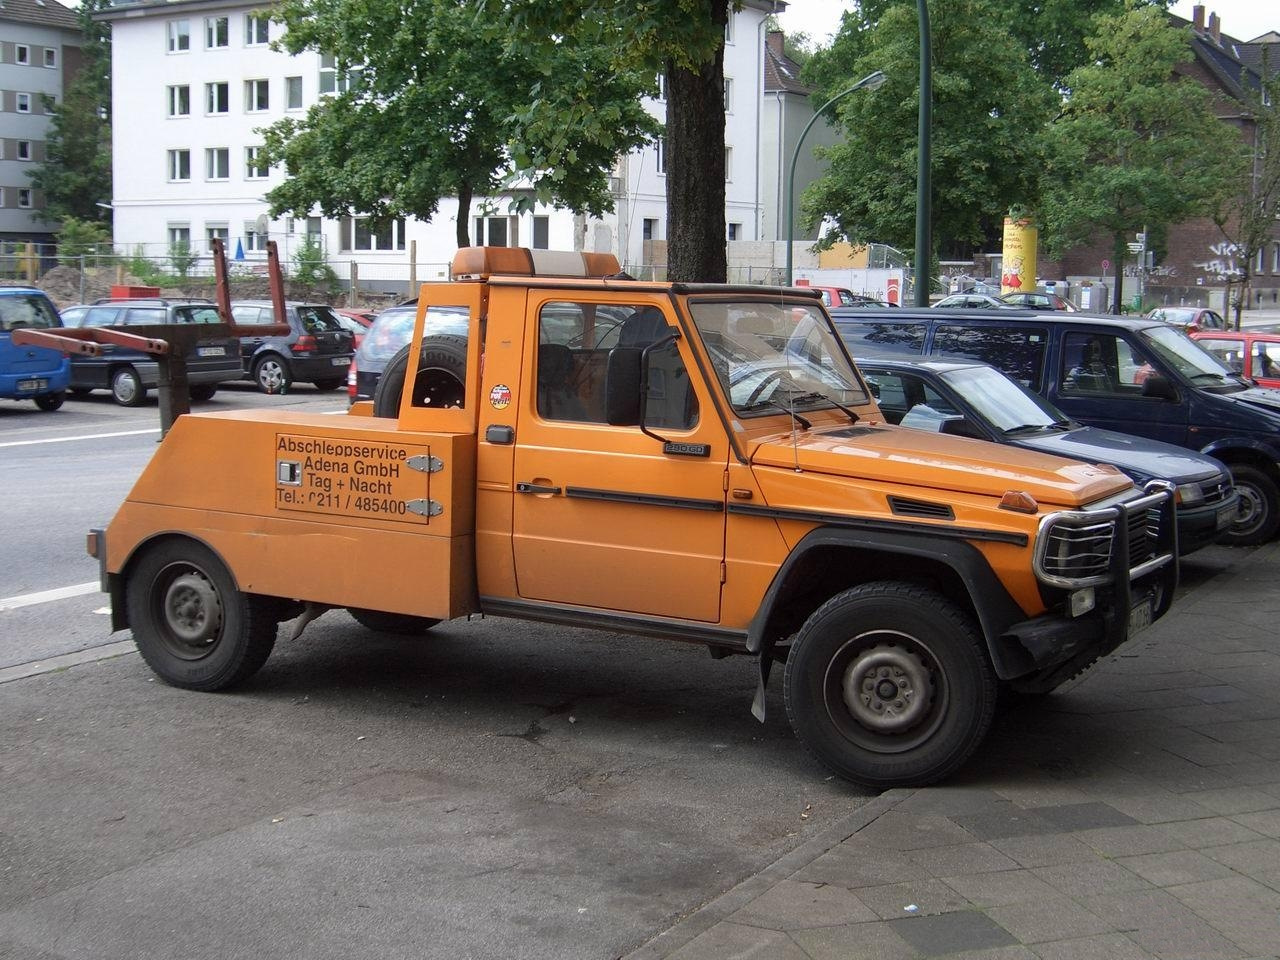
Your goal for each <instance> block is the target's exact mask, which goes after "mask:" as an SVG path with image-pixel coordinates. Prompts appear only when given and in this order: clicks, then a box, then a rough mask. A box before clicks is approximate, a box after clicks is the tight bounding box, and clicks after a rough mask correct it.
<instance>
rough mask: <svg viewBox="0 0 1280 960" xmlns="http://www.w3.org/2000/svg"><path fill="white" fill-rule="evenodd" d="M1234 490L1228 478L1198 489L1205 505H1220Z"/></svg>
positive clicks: (1206, 484) (1203, 485)
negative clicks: (1202, 495)
mask: <svg viewBox="0 0 1280 960" xmlns="http://www.w3.org/2000/svg"><path fill="white" fill-rule="evenodd" d="M1234 490H1235V488H1234V487H1233V486H1232V485H1231V478H1230V477H1223V478H1222V479H1221V480H1218V481H1216V482H1213V483H1205V484H1202V485H1201V487H1200V492H1201V493H1203V494H1204V502H1205V503H1222V502H1223V501H1225V500H1227V499H1229V498H1230V497H1231V494H1232V492H1233V491H1234Z"/></svg>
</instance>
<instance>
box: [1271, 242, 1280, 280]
mask: <svg viewBox="0 0 1280 960" xmlns="http://www.w3.org/2000/svg"><path fill="white" fill-rule="evenodd" d="M1271 272H1272V273H1280V243H1277V244H1276V245H1275V246H1273V247H1272V248H1271Z"/></svg>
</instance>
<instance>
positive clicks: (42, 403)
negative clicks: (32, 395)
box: [36, 390, 67, 413]
mask: <svg viewBox="0 0 1280 960" xmlns="http://www.w3.org/2000/svg"><path fill="white" fill-rule="evenodd" d="M66 399H67V395H66V393H65V392H64V391H62V390H59V391H58V392H57V393H42V394H40V396H38V397H36V406H37V407H39V408H40V409H41V410H43V411H44V412H45V413H53V411H55V410H57V409H58V408H59V407H60V406H62V401H63V400H66Z"/></svg>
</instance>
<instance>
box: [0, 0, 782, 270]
mask: <svg viewBox="0 0 1280 960" xmlns="http://www.w3.org/2000/svg"><path fill="white" fill-rule="evenodd" d="M5 2H6V3H10V2H14V0H5ZM27 2H31V0H27ZM269 6H270V3H269V2H261V0H259V2H246V0H169V2H140V3H118V4H117V5H116V6H115V7H113V8H112V9H110V10H108V11H105V12H103V13H101V14H100V15H99V17H100V19H102V20H104V21H106V22H108V23H110V24H111V28H112V60H113V63H112V102H113V107H114V109H113V121H114V124H113V145H112V147H113V149H112V156H113V159H112V164H113V173H114V187H113V190H114V196H113V198H112V205H113V207H114V237H115V245H116V247H117V249H121V250H126V251H131V250H134V249H136V248H138V247H141V248H143V249H144V250H145V251H146V252H147V253H148V254H149V255H151V256H159V255H162V254H163V253H165V252H167V250H168V249H169V248H170V247H172V246H173V245H175V244H181V243H185V244H188V245H189V248H190V249H191V250H192V251H194V252H197V253H204V252H207V250H208V249H209V241H210V240H211V239H212V238H213V237H219V238H221V239H222V240H223V241H224V242H225V243H226V247H227V249H228V251H230V252H231V253H233V254H239V253H243V255H244V257H245V258H246V259H248V260H254V259H258V258H260V257H262V256H264V254H263V253H262V251H263V250H265V243H266V240H267V239H272V240H275V241H277V244H278V246H279V248H280V252H281V256H282V258H285V259H286V261H287V259H288V258H289V257H291V256H292V253H293V251H295V250H296V248H297V245H298V244H299V243H300V242H301V241H302V238H303V236H304V235H305V234H307V233H310V234H313V235H318V236H319V237H320V238H321V241H322V243H323V245H324V248H325V250H326V252H327V254H328V256H329V259H330V262H331V264H332V265H333V266H334V268H335V269H336V270H337V271H338V273H339V275H340V276H345V275H346V272H347V268H348V264H349V263H350V262H356V263H358V264H359V275H360V279H361V283H362V285H372V286H375V287H376V286H379V285H380V284H383V282H384V281H385V288H386V289H397V285H399V284H402V283H403V282H404V281H407V279H408V260H409V251H411V250H413V251H415V254H414V255H415V258H416V267H415V275H416V276H417V278H418V279H419V280H425V279H432V278H434V277H435V276H437V275H438V274H440V273H441V272H442V271H444V270H445V269H447V264H448V262H449V260H450V259H451V258H452V255H453V252H454V249H455V246H456V240H455V237H456V229H455V226H454V224H455V218H456V217H457V216H458V214H459V211H458V209H457V202H456V201H455V200H444V201H442V202H441V204H440V209H439V211H438V213H437V214H436V216H435V217H433V218H432V219H431V220H430V221H429V222H420V221H416V220H413V219H410V220H408V221H403V222H398V223H396V224H393V225H392V226H391V227H390V228H389V229H384V230H383V231H381V232H380V233H375V232H373V231H370V230H369V229H368V228H367V227H366V226H365V225H364V222H363V220H362V219H361V218H359V217H355V218H344V219H342V220H338V221H332V220H327V219H322V218H321V217H319V216H313V217H309V218H307V219H306V220H296V219H293V218H277V219H274V220H268V221H265V222H264V221H263V220H262V219H261V218H263V217H264V215H265V214H266V212H267V203H266V201H265V199H264V197H265V195H266V193H267V192H268V191H269V190H270V189H271V188H272V187H274V186H276V185H277V184H279V183H281V182H282V181H283V179H284V173H283V171H281V170H278V169H267V168H265V167H264V166H263V165H261V164H260V163H258V162H257V159H256V154H257V151H258V150H259V149H260V147H261V143H262V137H261V134H260V133H259V132H258V131H259V130H260V129H261V128H263V127H266V126H269V125H270V124H272V123H274V122H276V121H278V120H280V119H281V118H283V117H286V116H301V115H302V114H304V113H305V112H306V110H307V108H308V107H309V106H311V105H312V104H313V103H315V102H316V101H317V99H318V98H320V97H323V96H325V95H327V94H330V93H333V92H334V91H335V90H337V89H338V86H339V84H341V83H342V78H341V77H340V76H338V74H337V71H336V70H335V68H334V64H333V61H332V58H329V57H325V56H322V55H320V54H318V53H314V52H304V53H302V54H299V55H297V56H291V55H289V54H288V53H284V52H279V51H276V50H273V49H271V47H270V45H269V44H270V42H271V41H272V40H274V39H277V38H278V37H279V35H280V31H281V30H282V29H283V28H282V27H281V26H280V25H279V24H274V23H270V22H269V21H268V20H267V19H266V18H265V17H264V16H262V12H263V10H264V8H267V7H269ZM784 6H785V4H784V3H782V2H778V3H772V2H769V0H748V2H747V3H746V4H745V5H744V8H743V10H742V11H740V12H739V13H737V14H735V15H734V16H733V17H732V21H731V23H730V24H729V27H728V29H727V30H726V46H725V103H726V106H727V116H726V127H725V151H726V167H727V177H726V179H727V183H726V204H725V217H726V228H727V234H728V238H729V239H730V240H756V239H761V238H762V226H761V223H762V197H764V196H769V195H772V193H773V192H774V189H775V188H774V187H773V186H765V185H763V184H762V183H761V171H760V166H759V160H758V156H759V150H758V149H757V145H758V144H759V142H760V125H761V114H760V105H761V90H762V77H763V64H764V54H763V50H764V41H763V30H764V22H765V19H764V18H765V17H766V15H767V14H768V13H769V12H771V11H772V10H774V9H775V7H776V8H777V9H779V10H781V9H782V8H783V7H784ZM648 107H649V109H651V110H652V111H653V112H654V113H655V115H657V116H659V117H661V116H662V115H663V111H664V109H665V107H664V104H663V103H662V102H661V100H655V101H651V102H649V103H648ZM616 173H617V176H616V177H615V178H614V183H615V191H616V193H615V195H616V197H617V207H616V209H615V211H614V213H612V214H611V215H609V216H607V217H605V218H603V219H601V220H596V219H593V218H587V217H575V216H574V215H573V214H572V213H571V212H569V211H567V210H563V209H555V208H551V207H546V208H538V209H535V210H534V211H533V212H532V213H524V214H519V215H517V214H510V213H507V212H506V211H507V210H508V209H509V207H510V204H509V201H510V199H511V198H509V197H502V196H498V197H477V198H475V199H474V200H473V202H472V205H471V208H470V209H469V210H467V211H465V214H464V215H465V216H467V217H468V218H470V220H471V230H470V232H471V238H472V242H473V243H477V244H485V243H487V244H492V245H510V246H530V247H549V248H554V249H574V248H580V249H585V250H593V251H600V252H606V251H607V252H612V253H615V254H616V255H617V256H618V258H619V260H620V261H621V262H622V263H624V264H627V265H628V266H630V267H632V268H642V267H643V266H644V265H645V263H646V254H648V255H650V256H652V255H653V245H652V244H650V245H649V247H646V241H662V240H664V239H665V236H664V231H665V226H666V196H665V193H666V188H665V173H664V158H663V154H662V144H661V143H658V144H653V145H650V146H648V147H645V148H643V149H641V150H637V151H635V152H634V153H632V154H630V155H628V156H626V157H625V158H623V159H622V160H621V161H620V162H619V164H618V168H617V171H616ZM264 227H265V232H264V230H263V229H260V228H264ZM662 259H663V260H665V257H663V258H662Z"/></svg>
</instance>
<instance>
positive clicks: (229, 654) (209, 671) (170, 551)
mask: <svg viewBox="0 0 1280 960" xmlns="http://www.w3.org/2000/svg"><path fill="white" fill-rule="evenodd" d="M125 594H126V607H127V610H128V612H129V624H130V626H131V627H132V628H133V639H134V642H135V643H136V644H137V645H138V652H139V653H141V654H142V658H143V659H144V660H146V661H147V664H148V666H150V667H151V669H152V670H154V671H155V672H156V675H157V676H159V677H160V679H162V680H163V681H164V682H165V683H168V684H171V685H173V686H175V687H184V688H186V689H188V690H222V689H225V688H227V687H230V686H234V685H235V684H237V683H240V682H242V681H244V680H245V679H247V678H248V677H250V676H252V675H253V674H254V673H256V672H257V671H258V669H259V668H260V667H261V666H262V665H263V664H264V663H266V661H267V657H269V656H270V655H271V648H272V647H273V646H275V642H276V619H275V617H274V616H273V611H274V610H275V607H273V605H272V602H271V599H270V598H267V597H256V596H252V595H249V594H244V593H241V592H240V591H239V589H237V587H236V584H235V580H234V579H233V578H232V576H231V573H230V572H229V571H228V570H227V568H226V566H225V564H223V562H222V561H221V560H220V559H219V558H218V556H217V555H216V554H214V552H213V551H212V550H210V549H209V548H208V547H206V546H204V545H203V544H199V543H195V542H194V541H191V540H166V541H163V542H161V543H158V544H156V545H154V546H152V547H150V548H148V549H147V550H146V552H145V553H144V554H143V555H142V556H141V557H139V558H138V559H137V560H136V561H135V562H134V563H133V564H131V566H130V568H129V572H128V574H127V575H126V579H125Z"/></svg>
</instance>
